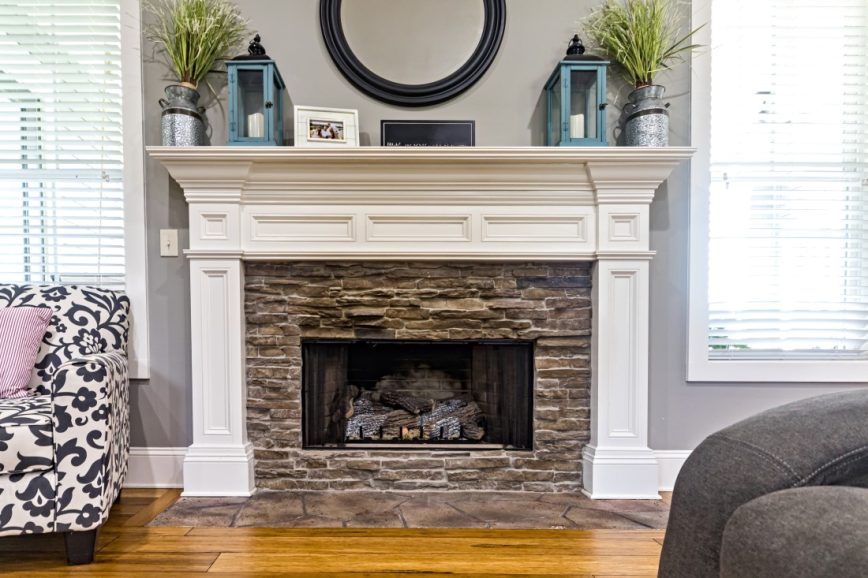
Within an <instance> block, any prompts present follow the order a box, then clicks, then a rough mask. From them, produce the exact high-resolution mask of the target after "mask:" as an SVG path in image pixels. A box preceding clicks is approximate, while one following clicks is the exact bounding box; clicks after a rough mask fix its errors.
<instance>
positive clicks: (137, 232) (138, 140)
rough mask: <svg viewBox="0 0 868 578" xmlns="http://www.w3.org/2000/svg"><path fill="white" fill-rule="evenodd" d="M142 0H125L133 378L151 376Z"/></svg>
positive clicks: (126, 236) (128, 284)
mask: <svg viewBox="0 0 868 578" xmlns="http://www.w3.org/2000/svg"><path fill="white" fill-rule="evenodd" d="M141 37H142V28H141V10H140V7H139V0H121V75H122V82H123V88H124V94H123V139H124V248H125V255H124V269H125V275H126V288H125V292H126V294H127V295H128V296H129V298H130V320H131V327H132V331H131V335H130V350H129V360H130V377H131V378H132V379H148V378H149V377H150V367H149V359H150V343H149V341H148V335H149V332H148V282H147V281H148V265H147V263H148V249H147V238H146V225H147V223H146V221H145V218H146V217H145V215H146V214H147V213H146V211H145V149H144V138H145V136H144V122H143V118H144V112H143V105H142V49H141Z"/></svg>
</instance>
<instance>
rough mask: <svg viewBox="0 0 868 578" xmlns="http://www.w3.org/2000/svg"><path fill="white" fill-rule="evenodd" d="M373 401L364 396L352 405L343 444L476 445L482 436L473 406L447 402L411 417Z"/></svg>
mask: <svg viewBox="0 0 868 578" xmlns="http://www.w3.org/2000/svg"><path fill="white" fill-rule="evenodd" d="M375 397H377V396H375V395H372V394H371V393H368V392H364V393H362V395H360V396H359V398H358V399H356V401H355V402H354V404H353V410H354V412H353V415H352V417H351V418H350V419H349V420H348V421H347V425H346V435H345V439H346V440H347V441H364V440H373V441H401V440H403V441H408V440H420V441H442V440H472V441H480V440H482V438H483V437H484V436H485V429H484V428H483V427H482V426H481V425H480V422H481V421H482V410H480V409H479V406H478V405H477V404H476V402H473V401H470V402H468V401H466V400H464V399H450V400H446V401H443V402H439V403H434V404H432V407H431V410H430V411H427V412H422V413H420V414H419V415H415V414H413V413H410V412H409V411H407V410H406V409H392V408H389V407H387V406H385V405H384V404H382V403H381V402H380V401H375V399H374V398H375Z"/></svg>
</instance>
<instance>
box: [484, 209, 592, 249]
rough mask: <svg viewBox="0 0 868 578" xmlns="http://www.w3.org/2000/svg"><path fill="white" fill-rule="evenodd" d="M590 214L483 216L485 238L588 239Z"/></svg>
mask: <svg viewBox="0 0 868 578" xmlns="http://www.w3.org/2000/svg"><path fill="white" fill-rule="evenodd" d="M590 216H591V215H575V216H567V217H565V216H558V215H514V216H509V215H507V216H497V215H483V216H482V241H483V242H486V241H488V242H492V241H493V242H506V241H508V242H519V243H551V242H553V241H555V242H574V243H587V242H588V220H589V217H590Z"/></svg>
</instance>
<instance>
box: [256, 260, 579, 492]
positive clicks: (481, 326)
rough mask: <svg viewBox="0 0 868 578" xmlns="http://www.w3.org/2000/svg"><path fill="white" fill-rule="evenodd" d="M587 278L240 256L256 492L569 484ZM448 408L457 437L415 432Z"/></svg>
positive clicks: (434, 264)
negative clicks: (244, 258)
mask: <svg viewBox="0 0 868 578" xmlns="http://www.w3.org/2000/svg"><path fill="white" fill-rule="evenodd" d="M590 275H591V266H590V263H588V262H560V261H553V262H532V261H527V262H473V261H470V262H459V263H452V262H444V261H424V262H423V261H336V262H316V261H295V262H273V261H268V262H251V263H248V264H247V265H246V267H245V291H244V300H245V303H244V309H245V325H246V345H247V350H246V365H247V368H248V369H247V424H246V425H247V432H248V435H249V437H250V441H251V443H252V444H253V450H254V456H255V480H256V485H257V487H261V488H269V489H300V490H323V489H336V490H347V489H356V490H371V489H379V490H417V489H421V488H427V489H441V490H460V491H474V490H499V491H508V490H529V491H545V492H569V491H574V492H577V491H580V490H581V487H582V486H581V484H582V468H581V457H582V448H583V446H584V444H585V443H587V441H588V440H589V438H590V395H591V393H590V390H591V379H590V349H591V335H590V333H591V287H590V284H591V276H590ZM381 350H383V351H382V353H381V352H380V351H381ZM320 386H322V387H320ZM354 389H355V391H352V390H354ZM310 394H313V395H310ZM373 394H378V395H377V396H376V399H375V398H374V397H373ZM389 394H398V395H397V396H396V398H397V399H392V400H390V399H388V398H389ZM381 396H386V398H387V399H385V400H383V399H381ZM401 396H404V397H403V398H401ZM350 398H352V400H353V403H349V404H348V403H347V402H349V401H350ZM408 398H409V399H411V400H413V401H412V402H411V403H410V404H407V403H406V401H407V399H408ZM311 402H312V403H311ZM402 402H404V403H405V405H409V406H410V407H413V406H414V405H421V404H425V403H430V404H431V406H432V407H430V408H426V407H418V408H415V409H418V410H419V414H418V415H413V410H412V409H411V411H407V410H406V409H404V408H401V407H400V406H399V404H401V403H402ZM435 403H436V404H437V407H434V404H435ZM447 404H448V405H447ZM459 405H460V407H454V406H459ZM351 408H352V412H350V411H349V410H350V409H351ZM386 411H388V413H389V415H390V416H391V417H390V420H389V421H388V422H386V421H385V420H384V421H383V422H377V421H376V419H375V420H374V424H371V418H372V417H373V416H371V415H370V414H372V413H377V412H380V413H381V414H382V413H383V412H386ZM357 412H358V415H357V414H356V413H357ZM432 414H433V415H432ZM432 417H434V418H436V419H437V420H442V421H441V422H440V425H438V426H437V428H436V430H434V431H432V429H431V427H430V426H431V424H424V423H421V422H422V420H430V418H432ZM450 417H457V418H458V419H459V423H457V424H454V421H453V422H452V423H453V424H454V427H453V430H458V433H459V434H460V433H462V432H461V431H460V430H461V429H465V430H466V429H471V430H472V431H465V432H463V433H464V434H465V435H463V436H461V435H459V436H458V437H459V438H462V437H463V438H465V439H463V440H462V439H454V440H453V439H447V440H445V441H444V440H441V439H434V440H430V439H429V440H427V441H426V440H425V439H424V438H426V437H428V438H430V437H432V435H433V437H434V438H440V437H441V436H440V431H439V430H440V427H443V428H444V434H446V433H447V428H448V424H449V423H450V422H449V418H450ZM435 423H436V422H435ZM348 424H355V428H358V427H359V424H361V425H362V427H363V428H364V429H365V430H366V431H365V432H364V433H363V434H362V435H361V436H359V435H358V432H357V431H349V432H348V431H346V430H345V427H346V426H347V425H348ZM426 425H428V426H429V427H428V428H427V429H425V426H426ZM381 426H382V427H383V431H382V434H383V438H385V439H381V436H380V434H381V432H380V429H379V428H380V427H381ZM420 426H421V427H422V430H421V431H420V430H419V429H418V428H419V427H420ZM402 427H403V428H406V430H405V431H404V432H401V430H400V428H402ZM396 430H397V431H396ZM348 434H349V435H348ZM479 435H481V439H478V440H473V439H471V438H473V437H477V436H479ZM445 437H451V436H448V435H447V436H445ZM359 438H361V439H359ZM395 438H398V439H395ZM402 438H403V439H402ZM476 442H479V443H476Z"/></svg>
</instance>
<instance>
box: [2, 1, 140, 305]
mask: <svg viewBox="0 0 868 578" xmlns="http://www.w3.org/2000/svg"><path fill="white" fill-rule="evenodd" d="M120 36H121V24H120V0H0V282H26V283H82V284H84V283H87V284H97V285H101V286H106V287H118V288H122V287H123V286H124V230H123V223H124V206H123V180H122V176H123V142H122V141H123V139H122V126H121V121H122V115H121V103H122V101H121V98H122V94H121V38H120Z"/></svg>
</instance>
